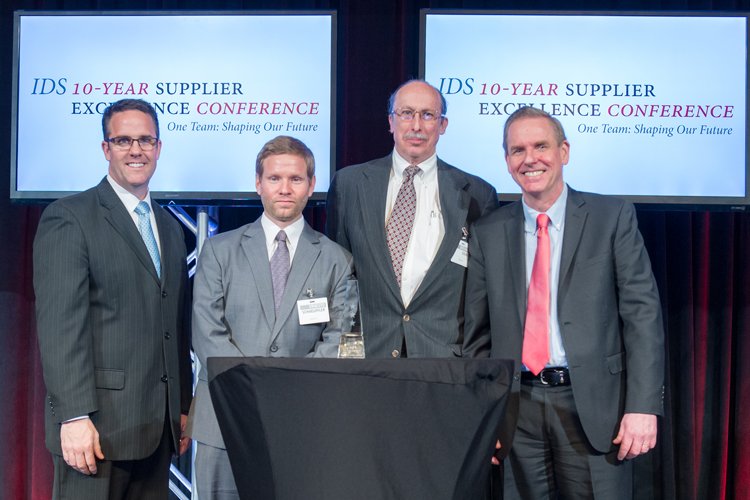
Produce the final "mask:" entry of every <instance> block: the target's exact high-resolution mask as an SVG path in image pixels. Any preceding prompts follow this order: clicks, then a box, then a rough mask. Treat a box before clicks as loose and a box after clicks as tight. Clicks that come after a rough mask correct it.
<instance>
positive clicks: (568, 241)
mask: <svg viewBox="0 0 750 500" xmlns="http://www.w3.org/2000/svg"><path fill="white" fill-rule="evenodd" d="M584 204H585V202H584V200H583V199H582V198H581V196H580V195H579V194H578V192H577V191H575V190H573V189H571V188H568V201H567V206H566V207H565V229H564V234H563V243H562V254H561V256H560V284H559V287H558V295H559V294H561V293H562V292H563V288H564V284H565V282H566V280H565V277H566V276H567V274H568V271H569V270H570V266H571V265H572V264H573V256H574V255H575V253H576V250H577V248H578V245H579V244H580V243H581V237H582V236H583V226H584V225H585V224H586V218H587V216H588V214H587V213H586V210H585V209H584V208H583V207H584Z"/></svg>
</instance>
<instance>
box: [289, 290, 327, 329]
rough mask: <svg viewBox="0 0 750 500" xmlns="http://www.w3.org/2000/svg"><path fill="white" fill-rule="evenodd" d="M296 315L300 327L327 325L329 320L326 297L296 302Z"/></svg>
mask: <svg viewBox="0 0 750 500" xmlns="http://www.w3.org/2000/svg"><path fill="white" fill-rule="evenodd" d="M297 315H298V316H299V324H300V325H312V324H315V323H328V322H329V321H330V320H331V317H330V315H329V314H328V297H318V298H317V299H302V300H298V301H297Z"/></svg>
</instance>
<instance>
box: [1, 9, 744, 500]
mask: <svg viewBox="0 0 750 500" xmlns="http://www.w3.org/2000/svg"><path fill="white" fill-rule="evenodd" d="M207 7H208V8H211V9H213V10H244V9H253V10H258V9H260V10H284V9H295V10H307V9H335V10H337V11H338V26H339V34H338V63H339V69H338V76H337V80H338V81H337V84H338V108H337V141H336V145H337V146H336V148H337V152H336V157H337V158H338V164H339V167H341V166H344V165H348V164H351V163H358V162H361V161H366V160H368V159H372V158H375V157H379V156H383V155H385V154H386V153H387V152H388V151H390V149H391V148H392V139H391V137H390V135H389V134H388V128H387V121H386V116H385V106H386V99H387V97H388V95H389V94H390V93H391V91H392V90H393V89H394V88H395V87H396V86H397V85H398V84H399V83H401V82H402V81H404V80H406V79H408V78H412V77H416V76H418V67H417V63H418V33H419V9H421V8H426V7H430V8H469V9H505V10H514V9H519V10H520V9H523V10H545V9H549V10H559V9H560V8H561V5H560V4H559V3H558V2H555V1H552V0H547V1H537V2H535V1H532V0H527V1H521V0H506V1H502V0H497V1H463V2H462V1H454V0H435V1H428V0H423V1H416V0H405V1H402V2H399V1H395V0H378V1H372V0H349V1H347V0H341V1H335V0H330V1H326V0H318V1H315V0H277V1H257V2H253V1H243V0H215V1H213V2H211V3H210V4H207V3H206V2H205V1H204V0H201V1H196V0H141V1H125V0H108V1H93V0H91V1H83V0H78V1H76V0H34V1H31V0H29V1H22V0H4V1H3V2H2V4H0V75H2V78H0V152H4V153H0V158H2V159H0V173H2V172H5V175H0V179H2V180H1V181H0V182H1V183H2V184H0V186H1V187H2V189H0V232H2V234H3V236H4V237H3V238H2V244H1V245H0V381H2V383H0V444H2V453H0V497H2V498H9V499H16V498H19V499H20V498H33V499H37V498H38V499H46V498H49V496H50V492H51V477H52V466H51V460H50V457H49V453H48V452H47V451H46V449H45V447H44V436H43V422H42V404H43V402H44V384H43V381H42V377H41V367H40V362H39V355H38V350H37V343H36V334H35V326H34V314H33V307H34V297H33V290H32V287H31V274H32V268H31V242H32V240H33V237H34V232H35V230H36V225H37V221H38V220H39V215H40V213H41V208H42V207H39V206H32V205H20V204H12V203H10V201H9V198H8V196H9V186H8V182H9V168H10V167H9V158H10V154H9V152H10V124H11V88H12V82H11V59H12V47H13V36H12V31H13V30H12V27H13V11H14V10H18V9H24V10H63V9H64V10H120V9H128V10H152V9H153V10H183V9H184V10H201V9H206V8H207ZM564 7H565V8H566V9H570V10H587V9H590V10H641V11H650V10H702V11H741V10H749V7H750V0H743V1H739V0H737V1H731V0H717V1H710V0H661V1H625V0H597V1H593V0H578V1H574V2H572V3H568V4H566V5H565V6H564ZM102 43H107V44H109V45H111V46H112V48H113V49H115V48H117V47H121V46H127V44H128V40H127V39H126V38H118V37H117V36H116V35H114V36H113V38H112V39H111V40H104V41H102ZM738 49H740V48H738ZM546 57H565V54H557V53H555V51H554V50H551V51H550V53H549V54H547V55H546ZM375 62H377V63H375ZM448 133H450V131H449V132H448ZM38 141H39V147H44V137H39V138H38ZM92 141H93V142H92ZM89 142H90V143H91V147H98V145H97V142H98V141H97V139H96V138H85V137H82V138H81V145H80V147H85V146H86V144H87V143H89ZM470 146H471V145H467V147H470ZM60 154H61V155H69V154H75V148H74V147H71V148H70V150H68V151H61V152H60ZM459 166H460V165H459ZM92 168H101V169H102V175H103V174H104V172H105V169H106V167H105V165H104V164H102V165H101V166H99V167H97V166H94V165H92ZM498 168H504V166H503V165H498ZM717 175H721V172H720V170H719V171H717ZM574 187H575V186H574ZM258 213H259V210H258V209H253V208H228V207H224V208H221V209H220V220H221V230H222V231H224V230H227V229H231V228H233V227H237V226H239V225H241V224H244V223H246V222H248V221H250V220H252V219H254V218H255V217H257V215H258ZM305 215H306V217H307V218H308V220H310V221H311V222H312V223H313V225H314V226H315V227H316V228H318V229H322V227H323V224H324V222H325V210H324V209H323V208H314V209H308V210H307V211H306V214H305ZM638 218H639V221H640V224H641V231H642V232H643V235H644V238H645V241H646V246H647V248H648V250H649V253H650V256H651V259H652V263H653V267H654V272H655V273H656V277H657V281H658V284H659V290H660V293H661V297H662V304H663V307H664V318H665V323H666V324H665V327H666V335H667V339H666V340H667V342H666V343H667V356H668V360H667V366H668V373H667V389H666V405H667V408H666V416H665V418H663V419H662V420H661V421H660V429H659V430H660V433H659V444H658V446H657V448H656V449H655V450H654V452H652V453H651V454H649V455H647V456H646V457H644V458H643V459H639V460H638V461H637V463H636V471H637V473H636V491H637V498H639V499H640V498H653V499H662V498H664V499H680V500H682V499H688V500H692V499H696V500H698V499H709V498H710V499H734V498H736V499H745V498H750V453H748V452H747V451H745V450H747V449H750V424H748V422H749V421H750V362H748V361H746V360H750V285H748V282H750V270H749V269H748V257H749V256H750V214H747V213H745V211H744V210H740V211H736V212H731V211H717V212H711V211H700V210H679V211H671V210H667V209H663V208H662V209H659V208H653V207H649V208H639V210H638Z"/></svg>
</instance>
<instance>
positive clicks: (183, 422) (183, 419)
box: [179, 415, 190, 455]
mask: <svg viewBox="0 0 750 500" xmlns="http://www.w3.org/2000/svg"><path fill="white" fill-rule="evenodd" d="M187 421H188V416H187V415H180V450H179V453H180V455H182V454H183V453H185V452H186V451H187V449H188V448H189V447H190V438H189V437H188V436H186V435H185V428H186V427H187Z"/></svg>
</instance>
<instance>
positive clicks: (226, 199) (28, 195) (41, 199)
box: [9, 9, 338, 206]
mask: <svg viewBox="0 0 750 500" xmlns="http://www.w3.org/2000/svg"><path fill="white" fill-rule="evenodd" d="M337 15H338V13H337V11H336V10H333V9H320V10H288V11H287V10H284V11H282V10H257V11H255V10H247V11H237V10H233V11H217V10H206V11H198V10H185V11H182V10H179V11H178V10H162V11H155V10H151V11H149V10H122V11H119V10H118V11H112V10H102V11H91V10H81V11H74V10H59V11H50V10H38V11H32V10H16V11H14V12H13V59H12V101H11V137H10V148H11V151H10V166H9V167H10V200H11V202H13V203H47V202H50V201H54V200H56V199H59V198H63V197H66V196H69V195H72V194H76V193H77V192H78V191H36V190H23V191H20V190H18V186H17V175H18V134H19V130H18V104H19V94H18V92H19V81H18V79H19V63H20V61H19V58H20V50H21V47H20V42H21V18H23V17H31V16H34V17H44V16H46V17H67V16H79V17H84V16H88V17H113V16H117V17H121V16H147V17H190V16H219V17H235V16H242V17H266V16H318V17H322V16H327V17H329V18H330V23H331V33H330V37H331V38H330V42H331V53H330V58H331V67H330V75H329V78H330V90H331V95H330V103H331V108H330V143H329V149H330V164H329V165H327V168H328V172H329V183H330V181H331V180H332V179H333V175H334V174H335V172H336V152H337V151H336V140H337V129H336V122H337V107H338V103H337V95H338V94H337V74H338V61H337V54H338V22H337ZM160 118H161V117H160ZM160 121H161V120H160ZM98 139H99V138H98V137H97V140H96V141H94V142H93V143H92V147H94V148H95V147H98ZM255 154H257V152H252V153H250V154H249V156H248V165H251V164H252V165H254V163H255V162H254V157H255ZM157 168H158V167H157ZM315 168H316V170H319V169H320V168H326V166H325V165H320V164H318V163H317V162H316V166H315ZM104 175H106V169H102V177H103V176H104ZM248 175H252V176H254V169H252V167H250V168H249V171H248ZM150 194H151V197H152V199H155V200H159V201H160V202H163V203H170V204H175V205H184V206H198V205H200V206H203V205H220V206H259V205H260V204H261V201H260V196H259V195H258V194H257V193H256V192H255V191H254V190H252V191H218V192H206V191H177V192H172V191H151V193H150ZM326 194H327V193H326V191H318V190H317V186H316V191H315V192H314V193H313V194H312V196H310V198H309V201H308V206H317V205H322V204H324V203H325V199H326Z"/></svg>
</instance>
